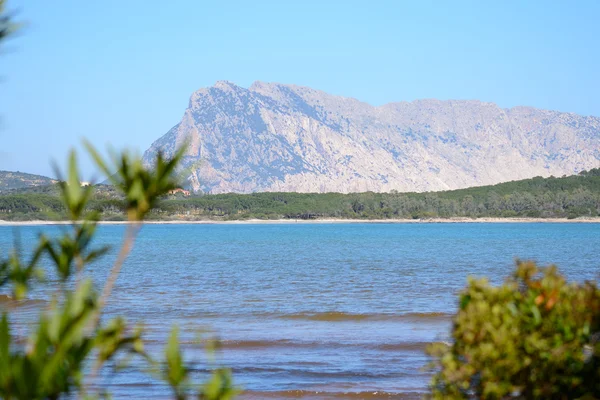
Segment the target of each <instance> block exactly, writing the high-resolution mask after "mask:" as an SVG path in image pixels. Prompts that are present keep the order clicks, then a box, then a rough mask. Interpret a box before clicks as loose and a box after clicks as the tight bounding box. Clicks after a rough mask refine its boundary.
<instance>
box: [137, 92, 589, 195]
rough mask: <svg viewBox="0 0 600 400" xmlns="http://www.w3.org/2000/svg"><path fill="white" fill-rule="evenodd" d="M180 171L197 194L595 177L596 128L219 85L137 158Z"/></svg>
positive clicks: (554, 115) (550, 116) (504, 113)
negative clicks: (169, 159) (177, 153)
mask: <svg viewBox="0 0 600 400" xmlns="http://www.w3.org/2000/svg"><path fill="white" fill-rule="evenodd" d="M186 139H188V140H189V141H191V145H190V147H189V148H188V151H187V153H186V158H185V160H184V164H185V168H186V169H187V170H188V171H189V177H190V186H191V188H192V189H194V190H197V191H203V192H211V193H222V192H253V191H301V192H329V191H334V192H354V191H367V190H372V191H389V190H398V191H428V190H443V189H458V188H463V187H468V186H476V185H485V184H495V183H499V182H502V181H509V180H515V179H524V178H530V177H533V176H539V175H541V176H549V175H563V174H571V173H576V172H579V171H580V170H583V169H590V168H594V167H598V166H600V119H599V118H596V117H582V116H579V115H576V114H570V113H560V112H557V111H547V110H538V109H535V108H532V107H515V108H512V109H502V108H500V107H498V106H497V105H496V104H494V103H486V102H480V101H478V100H446V101H443V100H436V99H425V100H416V101H413V102H397V103H390V104H386V105H383V106H379V107H374V106H371V105H369V104H367V103H364V102H361V101H359V100H356V99H353V98H344V97H339V96H334V95H330V94H328V93H325V92H322V91H319V90H315V89H311V88H308V87H302V86H296V85H287V84H279V83H268V82H260V81H257V82H254V83H253V84H252V85H251V86H250V87H249V88H248V89H246V88H243V87H240V86H237V85H235V84H234V83H231V82H228V81H218V82H216V83H215V85H214V86H212V87H209V88H204V89H200V90H198V91H196V92H195V93H194V94H193V95H192V96H191V98H190V103H189V106H188V109H187V110H186V111H185V113H184V116H183V118H182V120H181V122H180V123H178V124H177V125H176V126H175V127H173V129H171V130H170V131H169V132H168V133H167V134H166V135H164V136H163V137H162V138H160V139H158V140H157V141H156V142H155V143H154V144H153V145H152V146H151V148H150V149H149V150H148V151H147V152H146V154H145V157H146V159H147V160H149V159H150V157H151V156H152V155H153V154H154V153H155V152H156V151H158V150H162V151H165V152H167V154H169V153H172V152H173V151H174V150H175V148H177V146H180V145H181V144H182V143H184V142H185V141H186Z"/></svg>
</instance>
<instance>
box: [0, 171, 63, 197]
mask: <svg viewBox="0 0 600 400" xmlns="http://www.w3.org/2000/svg"><path fill="white" fill-rule="evenodd" d="M55 182H56V181H55V180H53V179H51V178H48V177H46V176H42V175H33V174H26V173H24V172H11V171H0V192H3V191H7V190H12V189H22V188H27V187H33V186H45V185H50V184H52V183H55Z"/></svg>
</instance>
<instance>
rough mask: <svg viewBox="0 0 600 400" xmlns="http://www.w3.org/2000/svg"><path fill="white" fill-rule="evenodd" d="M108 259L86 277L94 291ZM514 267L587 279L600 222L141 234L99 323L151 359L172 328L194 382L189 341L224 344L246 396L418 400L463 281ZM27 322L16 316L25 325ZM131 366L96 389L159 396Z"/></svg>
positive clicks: (42, 293)
mask: <svg viewBox="0 0 600 400" xmlns="http://www.w3.org/2000/svg"><path fill="white" fill-rule="evenodd" d="M61 229H65V228H64V227H57V226H32V227H22V228H19V229H18V230H15V229H14V228H11V227H0V251H1V252H2V253H4V254H5V253H6V251H8V250H9V249H10V248H12V246H13V243H14V234H15V232H18V235H19V236H20V238H21V241H22V243H23V246H24V247H25V249H26V248H27V244H30V243H32V241H33V240H34V239H35V238H36V237H37V234H38V233H39V232H42V231H43V232H46V233H48V234H56V233H58V232H60V230H61ZM124 230H125V228H124V227H123V226H114V225H111V226H102V227H101V228H100V231H99V236H98V242H97V243H98V244H110V245H113V246H117V245H118V244H119V243H120V238H121V236H122V235H123V233H124ZM115 253H116V249H115V248H113V251H112V253H111V254H109V255H108V256H107V257H105V258H104V259H103V260H101V261H100V262H97V263H96V264H93V265H92V266H90V269H89V271H90V273H91V275H92V276H93V277H94V279H95V280H96V281H97V282H99V283H102V282H103V281H104V279H105V278H106V276H107V273H108V269H109V268H110V265H111V263H112V261H113V260H114V258H115ZM517 257H518V258H521V259H532V260H536V261H538V262H539V263H542V264H547V263H555V264H557V265H558V266H559V268H560V269H561V271H562V272H564V273H565V274H566V275H567V276H568V277H569V278H570V279H574V280H577V281H582V280H585V279H597V278H598V277H599V276H600V224H551V223H538V224H535V223H534V224H500V223H498V224H293V223H291V224H273V225H148V226H145V227H144V228H143V229H142V231H141V234H140V236H139V237H138V240H137V242H136V245H135V249H134V251H133V253H132V254H131V255H130V257H129V259H128V260H127V262H126V264H125V265H124V267H123V270H122V273H121V275H120V277H119V279H118V281H117V284H116V287H115V290H114V292H113V293H114V294H113V296H112V297H111V299H110V302H109V304H108V308H107V311H108V313H109V314H123V315H125V316H126V317H127V318H128V320H129V321H130V322H144V324H145V326H146V329H147V331H148V334H147V338H148V340H149V349H150V351H151V352H153V353H156V354H159V353H160V352H161V351H162V350H161V349H162V343H164V341H165V338H166V335H167V332H168V330H169V329H170V326H171V325H172V324H174V323H177V324H179V325H180V327H181V329H182V330H183V331H184V332H183V333H182V335H183V339H184V341H186V342H188V343H189V345H187V346H188V347H189V350H190V353H189V354H190V355H191V357H193V358H195V359H196V360H197V361H198V364H197V368H196V369H195V371H196V372H197V374H198V375H199V376H201V375H202V374H204V373H205V371H206V367H207V365H206V363H205V362H203V360H204V359H205V358H204V352H203V350H201V349H197V348H195V347H193V346H192V344H191V342H193V338H194V337H195V335H196V332H197V331H198V329H211V330H212V331H213V332H214V334H215V335H218V337H220V338H221V339H222V340H223V349H222V350H221V351H219V353H218V354H217V362H218V363H219V364H224V365H226V366H229V367H231V368H232V369H233V371H234V378H235V381H236V383H238V384H240V385H241V386H243V387H244V388H245V389H246V390H247V393H246V394H245V397H246V398H267V397H268V398H290V397H299V396H305V397H307V398H308V397H309V396H310V398H315V399H316V398H336V397H341V398H346V397H352V396H353V397H356V398H367V397H390V396H391V397H399V398H404V397H418V396H419V395H420V394H421V393H423V392H424V391H425V390H426V388H427V383H428V380H429V374H428V373H427V372H426V371H424V370H423V369H422V368H423V367H424V366H425V364H426V363H427V358H426V356H425V353H424V346H425V345H426V343H428V342H431V341H437V340H448V331H449V328H450V322H449V314H451V313H453V312H454V311H455V310H456V298H457V297H456V295H457V293H458V291H459V290H460V289H461V288H462V287H464V285H465V282H466V278H467V276H468V275H475V276H488V277H489V278H490V280H491V281H492V282H495V283H499V282H502V281H503V280H504V278H505V277H506V276H507V275H508V274H510V273H511V271H512V269H513V267H514V260H515V259H516V258H517ZM50 290H52V282H50V283H48V284H46V285H45V286H44V287H42V288H40V289H38V290H36V291H34V292H33V294H32V296H33V297H34V298H39V299H47V298H48V293H49V291H50ZM28 313H31V312H30V311H28V310H27V309H20V310H17V311H16V312H15V314H16V315H15V316H13V318H14V319H15V321H16V323H17V324H20V325H22V326H25V325H27V321H28V317H29V316H30V315H29V314H28ZM20 329H21V330H25V329H26V328H24V327H23V328H20ZM135 367H136V364H135V363H134V364H133V366H132V367H131V368H129V369H127V370H126V372H125V373H123V374H120V375H119V376H116V377H115V376H110V374H108V373H106V374H105V376H104V379H105V381H104V382H103V383H104V384H106V385H108V386H109V387H110V389H111V391H112V392H113V393H114V395H115V396H116V397H117V398H119V397H126V396H133V397H138V398H151V397H155V398H165V397H168V395H169V393H168V391H167V389H166V388H165V387H163V386H160V385H155V384H152V383H151V379H149V378H148V377H147V376H146V375H144V374H142V373H140V372H139V371H137V370H136V368H135ZM374 392H377V393H374Z"/></svg>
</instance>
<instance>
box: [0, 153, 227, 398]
mask: <svg viewBox="0 0 600 400" xmlns="http://www.w3.org/2000/svg"><path fill="white" fill-rule="evenodd" d="M89 150H90V152H91V153H92V155H93V156H94V157H95V159H96V161H97V163H98V164H99V166H100V167H101V168H102V169H107V168H108V166H107V164H106V163H105V162H104V161H103V160H102V159H101V158H100V157H99V156H98V154H97V153H96V152H95V150H93V149H92V148H89ZM180 157H181V152H180V153H178V154H177V155H176V156H175V158H173V159H172V160H165V159H163V158H162V155H160V154H159V155H158V156H157V158H156V163H155V166H154V168H153V169H152V170H150V169H146V168H144V167H143V165H142V161H141V159H139V158H134V157H131V156H129V155H127V154H122V155H120V156H119V157H117V158H115V160H113V165H112V166H111V168H112V170H116V171H117V174H115V175H114V176H112V180H113V184H114V188H115V189H117V190H119V191H120V193H121V197H122V198H123V199H124V200H123V201H122V204H121V206H122V207H124V211H125V215H126V217H127V219H128V221H129V222H130V224H129V225H128V227H127V230H126V234H125V238H124V240H123V243H122V246H121V250H120V252H119V255H118V257H117V260H116V261H115V264H114V266H113V268H112V270H111V272H110V275H109V277H108V279H107V281H106V283H105V286H104V288H103V290H102V291H101V292H99V291H98V290H96V288H95V287H94V285H93V283H92V281H91V279H90V278H88V277H86V276H85V270H86V266H87V265H88V264H90V263H91V262H93V261H95V260H97V259H98V258H100V257H101V256H102V255H103V254H104V253H105V252H106V251H107V248H105V247H94V246H93V238H94V236H95V233H96V228H97V222H98V217H99V214H98V213H97V212H95V211H93V209H92V208H93V207H90V205H89V201H90V198H91V196H92V190H93V188H91V187H81V186H80V184H79V182H80V181H79V174H78V170H77V164H76V159H75V154H74V153H71V156H70V160H69V173H68V177H67V179H66V180H65V181H64V182H61V183H60V185H59V186H58V189H59V190H60V198H58V197H54V196H49V195H44V194H40V195H36V196H24V195H17V196H11V197H10V198H11V199H12V200H11V201H14V203H12V205H11V207H29V208H28V209H26V210H38V212H47V213H51V212H61V213H62V214H61V215H66V217H67V218H68V219H69V220H70V221H71V222H72V225H71V229H70V230H69V231H65V232H64V233H63V234H62V236H59V237H53V238H50V237H47V236H45V235H41V236H40V238H39V241H38V243H37V244H36V245H35V247H34V251H33V254H32V256H31V258H30V259H27V260H26V259H24V258H23V256H22V255H21V253H20V252H19V251H18V249H15V251H14V252H13V253H12V254H10V255H9V256H8V257H4V255H2V256H0V290H2V291H3V292H5V293H6V292H8V291H10V293H11V295H10V297H8V298H6V297H4V298H3V300H2V302H1V303H0V308H2V309H5V310H4V311H3V313H2V318H1V319H0V397H1V398H3V399H58V398H63V397H65V396H67V395H71V396H76V397H78V398H88V399H91V398H99V397H110V394H109V393H106V392H105V390H103V389H102V384H101V383H98V382H97V380H98V379H99V378H98V374H99V371H100V369H102V368H106V369H107V370H108V369H109V368H110V367H112V368H113V370H112V371H113V372H112V373H113V374H117V373H119V372H118V371H119V370H120V368H121V367H123V366H124V365H126V362H127V360H128V358H129V357H132V356H136V357H140V358H141V359H142V360H145V361H146V366H145V367H144V369H145V370H147V371H149V372H150V373H151V374H152V376H154V377H155V378H156V379H160V380H161V381H164V382H165V383H166V384H168V385H169V386H170V387H171V388H172V391H173V396H174V398H176V399H187V398H192V397H193V398H199V399H207V400H208V399H215V400H216V399H230V398H232V397H233V396H234V395H235V393H236V390H234V388H233V387H232V383H231V375H230V373H229V371H228V370H226V369H222V368H215V369H214V370H213V373H212V375H211V377H210V378H209V380H208V381H207V382H204V383H193V382H192V379H191V371H192V369H191V366H190V365H188V364H186V362H185V360H184V356H183V354H182V351H181V348H180V344H179V340H178V330H177V328H176V327H174V328H173V330H172V333H171V337H170V339H169V341H168V343H167V344H166V346H165V353H164V359H163V360H154V359H152V358H151V356H150V355H149V354H147V353H146V352H145V346H144V340H143V334H144V331H143V329H142V328H141V327H139V326H138V327H132V326H130V325H129V324H127V322H126V321H125V319H123V318H122V317H116V318H113V319H111V320H108V321H103V320H102V318H101V317H102V313H103V309H104V306H105V304H106V303H107V302H108V301H109V299H110V295H111V291H112V288H113V285H114V283H115V280H116V278H117V276H118V274H119V271H120V269H121V266H122V265H123V262H124V261H125V259H126V257H127V255H128V254H129V252H130V251H131V249H132V247H133V243H134V241H135V238H136V235H137V233H138V231H139V229H140V226H141V225H140V222H141V221H142V220H143V219H144V218H145V217H146V216H147V214H148V212H150V211H151V209H152V207H153V205H154V204H155V203H156V201H157V199H158V198H159V197H160V196H162V195H164V194H165V193H167V192H168V191H169V190H171V189H173V188H174V187H176V185H177V182H176V180H175V178H174V171H175V167H176V165H177V163H178V161H179V159H180ZM19 196H23V197H19ZM57 201H62V205H59V203H57ZM25 204H27V206H24V205H25ZM40 207H46V208H40ZM40 210H41V211H40ZM42 259H44V260H47V261H48V262H49V263H50V264H51V266H52V267H53V269H54V270H55V273H56V276H57V277H58V281H59V283H58V284H57V285H56V291H55V293H54V294H53V296H52V298H51V299H50V301H49V304H48V306H47V307H40V308H42V309H41V310H40V314H39V318H38V321H37V323H36V324H35V325H34V326H33V327H32V332H31V334H29V336H28V337H27V338H26V339H24V338H20V337H15V336H14V332H13V331H14V330H15V329H14V327H13V326H12V325H11V323H10V319H11V318H10V316H11V315H10V310H11V309H12V310H16V312H18V310H19V306H20V304H21V303H20V302H21V301H23V300H24V299H25V298H26V296H27V294H28V292H29V291H30V290H31V288H32V286H34V285H35V283H36V281H39V280H43V279H44V269H43V268H42V266H41V265H40V264H41V262H40V261H41V260H42ZM7 305H9V306H8V307H7ZM213 346H214V344H213ZM97 388H100V389H97Z"/></svg>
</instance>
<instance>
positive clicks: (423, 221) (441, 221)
mask: <svg viewBox="0 0 600 400" xmlns="http://www.w3.org/2000/svg"><path fill="white" fill-rule="evenodd" d="M70 223H71V222H70V221H42V220H39V221H4V220H0V226H43V225H69V224H70ZM456 223H517V224H518V223H521V224H523V223H567V224H578V223H579V224H581V223H591V224H600V217H584V218H574V219H568V218H489V217H484V218H463V217H460V218H423V219H335V218H322V219H247V220H232V221H222V220H162V221H144V222H143V224H144V225H252V224H265V225H269V224H270V225H278V224H279V225H284V224H456ZM99 224H100V225H127V224H130V222H128V221H99Z"/></svg>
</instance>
